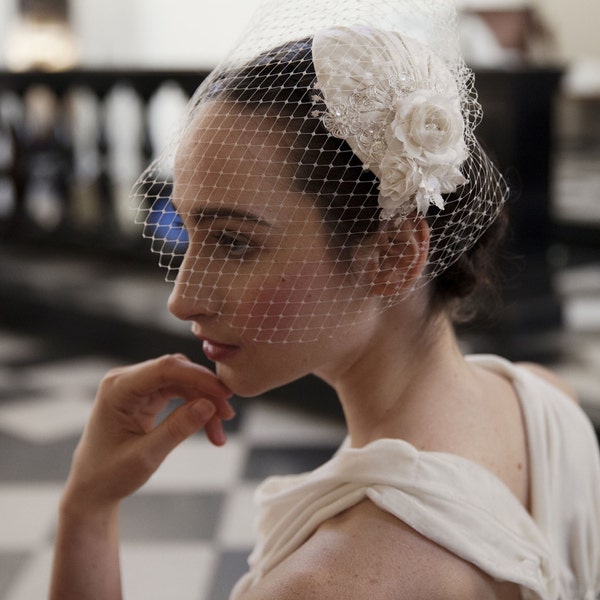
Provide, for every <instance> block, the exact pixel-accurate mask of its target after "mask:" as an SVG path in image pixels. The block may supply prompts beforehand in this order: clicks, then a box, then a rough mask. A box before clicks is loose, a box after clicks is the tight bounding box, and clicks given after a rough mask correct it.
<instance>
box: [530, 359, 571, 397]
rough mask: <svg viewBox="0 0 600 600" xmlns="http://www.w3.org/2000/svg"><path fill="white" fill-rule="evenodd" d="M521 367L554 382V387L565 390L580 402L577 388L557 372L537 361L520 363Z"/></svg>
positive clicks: (551, 382) (549, 381)
mask: <svg viewBox="0 0 600 600" xmlns="http://www.w3.org/2000/svg"><path fill="white" fill-rule="evenodd" d="M519 365H520V366H521V367H525V368H526V369H528V370H529V371H531V372H532V373H534V374H535V375H537V376H538V377H541V378H542V379H544V380H546V381H547V382H548V383H550V384H552V385H553V386H554V387H556V388H558V389H559V390H561V391H562V392H564V393H565V394H566V395H567V396H569V398H571V399H572V400H573V401H575V402H578V401H579V400H578V398H577V393H576V392H575V390H574V389H573V388H572V387H571V386H570V385H569V384H568V383H567V382H566V381H565V380H564V379H562V378H561V377H559V376H558V375H557V374H556V373H553V372H552V371H550V370H549V369H546V368H545V367H542V366H541V365H538V364H536V363H525V362H523V363H519Z"/></svg>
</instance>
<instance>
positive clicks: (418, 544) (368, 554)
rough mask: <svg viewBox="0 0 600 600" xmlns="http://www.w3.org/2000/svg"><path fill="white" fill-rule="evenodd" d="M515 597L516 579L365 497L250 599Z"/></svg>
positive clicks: (319, 532) (501, 599)
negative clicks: (506, 579)
mask: <svg viewBox="0 0 600 600" xmlns="http://www.w3.org/2000/svg"><path fill="white" fill-rule="evenodd" d="M258 598H260V599H261V600H271V599H272V600H275V599H277V600H339V599H340V598H344V600H363V599H364V598H370V599H372V600H401V599H405V598H410V599H411V600H421V599H422V600H442V599H443V600H459V599H460V600H471V599H472V600H516V599H517V598H519V592H518V589H517V586H515V585H513V584H501V583H498V582H495V581H493V580H492V579H491V578H490V577H488V576H487V575H485V574H484V573H483V572H481V571H480V570H479V569H478V568H477V567H475V566H474V565H471V564H470V563H467V562H466V561H463V560H462V559H460V558H458V557H457V556H455V555H453V554H451V553H450V552H449V551H447V550H445V549H444V548H442V547H440V546H438V545H437V544H435V543H433V542H431V541H430V540H428V539H426V538H424V537H423V536H421V535H420V534H418V533H417V532H416V531H414V530H413V529H411V528H410V527H408V526H407V525H406V524H405V523H403V522H402V521H400V520H398V519H396V518H395V517H393V516H392V515H390V514H388V513H386V512H385V511H382V510H380V509H379V508H377V507H376V506H375V505H374V504H373V503H372V502H370V501H368V500H366V501H363V502H361V503H360V504H358V505H356V506H355V507H353V508H351V509H349V510H348V511H346V512H344V513H342V514H341V515H339V516H337V517H335V518H333V519H330V520H329V521H327V522H325V523H324V524H323V525H322V526H321V527H320V528H319V529H318V530H317V531H316V532H315V534H314V535H313V536H312V537H311V538H310V539H309V540H308V541H307V542H306V543H305V544H304V545H303V546H301V547H300V548H299V549H298V550H297V551H296V552H294V553H293V554H292V555H291V556H289V557H288V558H287V559H286V560H285V561H283V562H282V563H281V564H280V565H279V566H278V567H276V568H275V569H274V570H273V571H272V572H271V573H269V574H268V575H267V576H266V577H265V578H264V580H263V581H262V582H261V583H259V584H258V586H256V588H255V589H254V590H253V591H252V592H251V593H250V594H249V595H248V597H247V598H246V597H245V598H244V600H258Z"/></svg>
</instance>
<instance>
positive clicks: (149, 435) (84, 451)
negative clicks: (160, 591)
mask: <svg viewBox="0 0 600 600" xmlns="http://www.w3.org/2000/svg"><path fill="white" fill-rule="evenodd" d="M230 396H231V392H230V391H229V390H228V389H227V388H226V387H225V386H224V385H223V384H222V383H221V382H220V381H219V380H218V379H217V377H216V375H214V373H212V372H211V371H209V370H208V369H206V368H204V367H202V366H199V365H196V364H194V363H193V362H191V361H190V360H189V359H187V358H186V357H185V356H183V355H168V356H163V357H161V358H157V359H154V360H150V361H147V362H144V363H140V364H137V365H134V366H130V367H124V368H118V369H114V370H112V371H110V372H109V373H108V374H107V375H106V377H105V378H104V379H103V380H102V382H101V384H100V387H99V390H98V395H97V397H96V400H95V404H94V407H93V410H92V414H91V417H90V420H89V422H88V424H87V426H86V428H85V430H84V432H83V435H82V438H81V440H80V442H79V445H78V447H77V449H76V451H75V455H74V458H73V465H72V468H71V473H70V475H69V480H68V482H67V487H66V492H65V496H66V497H67V498H68V499H69V500H73V501H74V502H75V504H76V505H77V506H78V507H80V508H82V507H85V508H86V510H92V509H95V508H109V507H111V506H113V505H115V504H118V502H119V501H120V500H121V499H123V498H124V497H126V496H128V495H130V494H132V493H133V492H135V491H136V490H137V489H138V488H139V487H141V486H142V485H143V484H144V483H146V481H147V480H148V479H149V478H150V476H151V475H152V474H153V473H154V472H155V471H156V469H157V468H158V467H159V466H160V464H161V463H162V462H163V460H164V459H165V458H166V457H167V455H168V454H169V453H170V452H171V451H172V450H173V449H174V448H175V447H176V446H177V445H178V444H180V443H181V442H182V441H184V440H185V439H187V438H188V437H189V436H191V435H192V434H194V433H195V432H197V431H198V430H200V429H202V428H204V430H205V432H206V434H207V437H208V439H209V440H210V441H211V442H212V443H213V444H215V445H217V446H220V445H223V444H224V443H225V441H226V438H225V434H224V432H223V426H222V420H227V419H231V418H233V416H234V415H235V413H234V411H233V409H232V408H231V405H230V404H229V402H228V401H227V399H228V398H229V397H230ZM174 398H182V399H183V400H185V402H184V404H182V405H181V406H180V407H178V408H177V409H176V410H174V411H173V412H172V413H171V414H170V415H169V416H168V417H167V418H166V419H165V420H164V421H163V422H162V423H160V424H158V425H157V424H156V417H157V415H158V413H159V412H160V411H161V410H162V409H164V408H165V407H166V406H167V404H168V403H169V401H170V400H172V399H174ZM63 501H64V499H63Z"/></svg>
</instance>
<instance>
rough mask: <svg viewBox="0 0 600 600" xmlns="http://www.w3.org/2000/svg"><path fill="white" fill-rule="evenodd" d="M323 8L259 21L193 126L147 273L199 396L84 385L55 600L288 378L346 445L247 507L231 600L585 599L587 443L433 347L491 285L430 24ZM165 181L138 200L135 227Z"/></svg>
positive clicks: (550, 405)
mask: <svg viewBox="0 0 600 600" xmlns="http://www.w3.org/2000/svg"><path fill="white" fill-rule="evenodd" d="M299 4H300V5H301V6H298V5H299ZM336 4H339V3H335V2H319V3H317V4H315V5H314V6H313V5H312V4H311V3H285V2H284V3H281V2H279V3H277V5H276V10H279V12H276V13H274V14H273V13H271V18H272V19H271V21H269V20H268V19H266V20H265V19H263V20H262V21H260V27H259V29H258V35H257V36H255V37H254V38H253V37H252V36H251V35H250V36H246V37H245V38H244V43H243V44H242V45H241V46H240V50H239V52H238V54H234V55H233V56H232V57H230V59H229V60H228V61H227V62H226V63H225V64H224V65H223V66H222V67H221V68H220V69H217V70H216V71H215V73H214V74H213V75H212V76H211V77H210V78H209V80H208V81H207V82H206V83H205V84H204V85H203V86H202V88H201V89H200V90H199V92H198V94H197V95H196V97H195V98H194V99H193V101H192V103H191V110H190V115H189V118H188V119H187V121H186V123H185V126H184V128H183V131H182V133H181V137H180V140H179V141H178V143H177V144H176V152H175V157H174V176H173V189H172V195H171V201H172V205H173V208H174V209H175V210H176V212H177V215H178V218H179V219H180V225H179V226H180V227H181V229H180V230H179V232H178V233H177V230H176V229H175V232H176V233H177V235H178V236H179V243H178V244H175V245H173V241H172V240H173V236H172V235H171V236H169V240H166V239H163V240H155V246H154V248H155V249H156V250H158V251H159V252H160V253H161V255H162V256H161V259H162V261H161V262H162V263H163V264H165V265H167V266H168V267H169V268H170V269H171V270H172V272H173V273H174V274H175V275H176V277H175V284H174V289H173V293H172V295H171V298H170V302H169V309H170V310H171V312H172V313H173V314H175V315H176V316H177V317H178V318H180V319H183V320H185V321H188V322H189V323H190V325H191V329H192V332H193V333H194V335H195V336H196V337H197V338H198V339H199V340H201V342H202V346H203V349H204V352H205V354H206V355H207V357H208V358H209V359H210V360H212V361H214V363H215V373H214V374H213V373H212V372H210V371H209V370H207V369H205V368H203V367H200V366H198V365H195V364H193V363H191V362H190V361H189V360H188V359H187V358H186V357H184V356H166V357H162V358H159V359H156V360H153V361H149V362H146V363H143V364H140V365H135V366H132V367H127V368H123V369H118V370H115V371H111V372H110V373H109V374H108V375H107V376H106V378H105V379H104V380H103V382H102V384H101V386H100V389H99V392H98V397H97V399H96V403H95V406H94V411H93V414H92V416H91V419H90V422H89V424H88V426H87V428H86V430H85V432H84V434H83V437H82V439H81V442H80V444H79V446H78V449H77V451H76V454H75V457H74V461H73V467H72V470H71V474H70V476H69V479H68V482H67V485H66V488H65V492H64V495H63V500H62V504H61V512H60V520H59V529H58V535H57V542H56V554H55V565H54V576H53V584H52V591H51V598H53V599H59V598H60V599H61V600H67V599H69V598H77V599H78V600H82V599H85V598H94V599H103V598H111V599H114V598H119V597H120V595H121V590H120V581H119V566H118V507H119V503H120V501H121V500H122V499H123V498H124V497H126V496H127V495H129V494H131V493H132V492H134V491H135V490H136V489H137V488H138V487H140V486H141V485H142V484H143V483H144V482H145V481H146V480H147V479H148V478H149V477H150V476H151V474H152V473H153V472H154V471H155V470H156V469H157V468H158V467H159V466H160V463H161V462H162V460H163V459H164V458H165V457H166V456H167V455H168V453H169V452H170V451H171V450H172V449H173V448H174V447H175V446H176V445H177V444H179V443H181V442H182V441H183V440H185V439H186V438H187V437H189V436H190V435H191V434H193V433H194V432H196V431H198V430H199V429H202V428H204V429H205V431H206V433H207V435H208V437H209V439H210V440H211V441H212V442H213V443H214V444H216V445H222V444H224V443H225V442H226V440H225V436H224V434H223V428H222V420H225V419H228V418H231V417H232V416H233V410H232V409H231V407H230V405H229V404H228V402H227V398H228V397H229V395H230V394H231V393H235V394H237V395H239V396H253V395H257V394H260V393H262V392H264V391H266V390H269V389H272V388H274V387H276V386H279V385H282V384H284V383H287V382H290V381H292V380H295V379H297V378H299V377H302V376H304V375H306V374H308V373H314V374H316V375H317V376H319V377H320V378H322V379H323V380H324V381H326V382H327V383H329V384H330V385H331V386H332V387H333V388H334V389H335V390H336V392H337V395H338V398H339V401H340V403H341V405H342V408H343V411H344V415H345V418H346V423H347V427H348V438H347V440H346V442H345V444H344V445H343V447H342V448H341V449H340V450H339V452H338V453H337V454H336V456H334V457H333V458H332V460H331V461H329V462H328V463H326V464H325V465H323V466H322V467H321V468H319V469H317V470H316V471H314V472H313V473H308V474H304V475H300V476H294V477H287V478H286V477H283V478H274V479H270V480H268V481H267V482H266V483H265V484H264V485H263V486H262V488H261V489H260V491H259V494H258V501H259V504H260V510H261V513H260V523H259V533H260V537H259V542H258V545H257V547H256V549H255V551H254V553H253V554H252V556H251V558H250V571H249V573H248V574H247V575H246V576H245V577H244V578H243V579H242V580H241V581H240V582H239V583H238V585H237V586H236V588H235V589H234V591H233V592H232V599H234V600H254V599H261V600H268V599H271V598H272V599H278V600H282V599H288V598H289V599H295V598H298V599H300V598H301V599H312V598H315V599H317V598H319V599H329V598H331V599H334V598H335V599H339V598H344V599H359V598H366V597H369V598H377V599H379V598H381V599H396V598H411V599H416V598H427V599H428V600H432V599H436V598H440V599H441V598H444V599H445V600H448V599H450V598H457V599H458V598H460V599H463V600H464V599H467V598H473V599H477V600H480V599H487V598H490V599H492V598H494V599H503V600H504V599H517V598H542V599H554V600H555V599H558V598H562V599H575V598H582V599H584V598H585V599H586V600H592V599H593V598H595V594H596V593H597V592H598V591H599V590H600V509H599V506H600V466H599V461H598V448H597V444H596V441H595V437H594V433H593V429H592V428H591V426H590V424H589V422H588V421H587V420H586V418H585V416H584V414H583V413H582V411H581V410H580V409H579V407H578V406H577V404H576V402H575V401H574V399H573V397H572V393H571V392H570V390H568V388H567V387H566V386H565V384H564V383H562V382H561V381H559V380H558V379H556V378H555V377H554V376H553V375H552V374H550V373H547V372H546V371H544V370H543V369H541V368H540V367H536V366H523V365H520V366H518V365H513V364H511V363H509V362H507V361H504V360H502V359H500V358H497V357H465V356H463V355H462V353H461V352H460V349H459V347H458V344H457V340H456V337H455V333H454V330H453V319H454V318H455V317H456V316H457V315H461V314H464V312H465V308H468V307H469V304H468V302H469V301H470V299H471V298H472V296H473V294H474V292H475V291H476V289H477V287H478V286H479V285H480V284H486V283H489V280H490V279H492V276H491V271H490V266H489V260H488V259H489V254H490V252H493V241H494V239H495V238H496V237H498V233H499V231H500V230H501V229H502V223H501V219H498V218H497V217H498V215H499V213H500V211H501V208H502V205H503V203H504V200H505V197H506V189H505V186H504V184H503V182H502V179H501V178H500V176H499V175H498V174H497V172H496V171H495V169H494V168H493V166H492V165H491V163H490V162H489V160H488V159H487V157H486V156H485V154H484V153H483V152H482V150H481V149H480V147H479V145H478V144H477V142H476V140H475V138H474V134H473V128H474V126H475V124H476V122H477V120H478V118H479V107H478V105H477V103H476V100H475V99H474V95H473V93H472V87H471V75H470V72H469V71H468V69H466V67H465V66H464V64H463V63H462V61H461V59H460V56H459V53H458V50H457V47H458V44H457V41H456V38H455V37H454V36H453V31H454V28H455V23H454V17H453V16H452V14H451V13H450V12H449V10H448V3H447V1H446V0H444V1H441V2H431V1H428V2H427V3H425V2H421V3H419V2H408V1H406V2H405V1H400V2H383V1H377V2H359V3H356V5H352V4H351V3H346V2H345V3H343V5H344V6H343V7H340V6H336ZM308 5H310V6H308ZM394 11H395V12H394ZM303 14H304V20H302V19H301V17H302V15H303ZM409 17H410V18H409ZM357 23H358V24H357ZM270 27H272V28H273V29H272V30H273V32H274V34H273V37H272V38H269V39H268V40H267V39H265V32H266V31H269V28H270ZM307 30H309V31H310V32H311V34H310V36H309V37H306V36H305V35H300V33H301V32H303V33H304V34H306V31H307ZM282 31H284V32H285V34H286V35H285V36H284V35H282V33H281V32H282ZM282 38H283V39H282ZM275 40H277V43H274V41H275ZM290 40H292V41H290ZM269 48H272V49H271V50H269ZM250 49H251V51H250ZM166 163H168V160H165V161H164V162H159V163H157V164H155V165H153V166H152V167H151V168H150V169H149V170H148V171H147V173H146V174H145V176H144V177H143V178H142V179H141V181H140V185H139V187H138V195H139V196H141V198H140V200H141V203H142V204H141V210H142V215H143V216H144V217H146V218H147V222H148V223H153V222H156V218H155V217H156V215H154V212H155V211H156V210H158V209H157V208H155V207H156V206H163V205H164V198H163V196H164V195H165V193H166V192H165V190H166V189H168V188H169V187H170V185H171V181H170V179H169V178H168V177H167V176H164V175H163V171H164V164H166ZM160 181H163V182H164V186H165V190H161V184H160ZM157 190H158V193H157ZM153 201H156V203H155V204H152V202H153ZM174 227H178V225H174ZM147 234H148V235H153V233H152V230H150V229H148V230H147ZM177 235H176V236H175V237H177ZM181 247H184V252H183V255H182V256H179V261H177V262H176V261H175V258H177V256H176V255H177V254H178V253H179V249H180V248H181ZM174 397H182V398H184V399H185V400H186V402H185V403H184V404H183V405H182V406H181V407H179V408H178V409H177V410H176V411H174V412H173V413H172V414H171V415H170V417H169V418H167V419H166V420H165V421H164V422H163V423H161V424H160V425H157V426H155V423H154V421H155V417H156V415H157V414H158V412H159V411H160V410H161V409H163V408H164V407H165V405H166V404H167V402H168V401H169V399H171V398H174ZM573 489H577V502H573V501H572V500H571V499H570V498H569V494H570V493H571V490H573Z"/></svg>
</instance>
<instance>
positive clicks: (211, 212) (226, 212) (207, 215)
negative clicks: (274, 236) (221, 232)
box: [190, 206, 273, 227]
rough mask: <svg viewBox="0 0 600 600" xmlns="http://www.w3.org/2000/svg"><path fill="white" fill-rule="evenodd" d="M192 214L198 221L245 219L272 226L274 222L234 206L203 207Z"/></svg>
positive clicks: (264, 225) (191, 212) (245, 220)
mask: <svg viewBox="0 0 600 600" xmlns="http://www.w3.org/2000/svg"><path fill="white" fill-rule="evenodd" d="M190 216H191V217H193V218H194V219H195V220H196V222H197V223H200V222H201V221H206V220H209V219H213V220H214V219H235V220H237V221H244V222H250V223H256V224H257V225H262V226H263V227H272V226H273V225H272V223H269V222H268V221H265V220H264V219H262V218H261V217H259V216H258V215H255V214H254V213H251V212H246V211H243V210H239V209H237V208H233V207H231V208H230V207H227V206H219V207H215V208H202V209H200V210H198V211H194V210H192V211H190Z"/></svg>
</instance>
